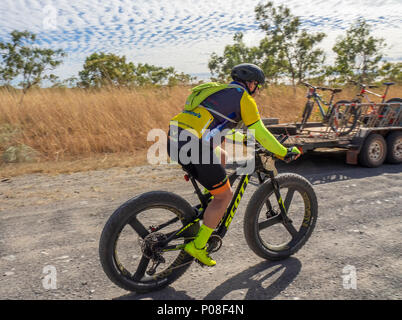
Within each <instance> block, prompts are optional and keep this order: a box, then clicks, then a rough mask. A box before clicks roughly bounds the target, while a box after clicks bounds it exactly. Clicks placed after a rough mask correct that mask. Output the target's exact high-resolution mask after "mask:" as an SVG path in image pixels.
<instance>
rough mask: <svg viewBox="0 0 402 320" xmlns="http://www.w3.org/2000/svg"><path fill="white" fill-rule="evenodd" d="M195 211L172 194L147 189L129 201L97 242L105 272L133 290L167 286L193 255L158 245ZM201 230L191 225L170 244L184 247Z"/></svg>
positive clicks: (117, 211) (184, 267)
mask: <svg viewBox="0 0 402 320" xmlns="http://www.w3.org/2000/svg"><path fill="white" fill-rule="evenodd" d="M194 215H195V214H194V210H193V208H192V207H191V206H190V205H189V203H188V202H187V201H185V200H184V199H183V198H181V197H179V196H178V195H175V194H173V193H170V192H164V191H154V192H148V193H145V194H142V195H140V196H138V197H135V198H133V199H131V200H129V201H127V202H126V203H124V204H123V205H121V206H120V207H119V208H118V209H117V210H116V211H115V212H114V213H113V214H112V215H111V216H110V218H109V220H108V221H107V223H106V225H105V227H104V229H103V232H102V235H101V238H100V241H99V257H100V261H101V264H102V267H103V270H104V272H105V273H106V275H107V276H108V277H109V279H110V280H111V281H112V282H114V283H115V284H116V285H118V286H119V287H121V288H123V289H126V290H129V291H135V292H142V293H143V292H149V291H154V290H159V289H161V288H163V287H165V286H167V285H169V284H170V283H172V282H173V281H175V280H176V279H177V278H179V277H180V276H181V275H182V274H183V273H184V272H185V271H186V270H187V268H188V267H189V266H190V264H191V262H192V261H193V258H192V257H191V256H190V255H188V254H187V253H186V252H185V251H184V250H172V251H168V252H165V251H162V250H161V249H160V248H158V245H157V244H158V242H160V241H161V240H165V239H166V237H167V236H168V235H169V233H171V232H174V231H176V230H179V229H180V228H182V227H183V226H184V225H186V224H187V223H189V222H191V220H192V219H193V217H194ZM198 228H199V224H198V223H197V224H194V225H192V226H191V227H189V228H187V229H186V230H185V231H184V232H183V234H182V237H181V238H179V239H176V240H174V241H172V242H169V245H181V246H183V245H184V244H185V243H187V242H189V241H191V239H192V237H194V236H195V235H196V232H197V231H198Z"/></svg>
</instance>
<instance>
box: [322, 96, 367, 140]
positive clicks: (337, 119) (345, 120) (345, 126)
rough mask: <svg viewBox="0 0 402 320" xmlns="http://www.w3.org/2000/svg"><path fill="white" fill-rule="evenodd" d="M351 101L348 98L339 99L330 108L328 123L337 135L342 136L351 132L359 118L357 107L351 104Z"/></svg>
mask: <svg viewBox="0 0 402 320" xmlns="http://www.w3.org/2000/svg"><path fill="white" fill-rule="evenodd" d="M351 103H352V102H351V101H348V100H340V101H338V102H336V103H335V105H334V107H333V108H332V111H331V114H330V119H329V125H330V127H331V129H332V130H333V131H335V133H336V134H337V135H338V136H344V135H347V134H348V133H350V132H352V130H353V129H354V128H355V127H356V125H357V121H358V120H359V115H360V112H359V111H358V110H359V109H358V108H356V107H355V106H351V105H350V104H351Z"/></svg>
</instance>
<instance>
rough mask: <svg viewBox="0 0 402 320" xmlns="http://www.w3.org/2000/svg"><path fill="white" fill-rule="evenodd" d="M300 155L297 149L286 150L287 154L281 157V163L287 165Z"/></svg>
mask: <svg viewBox="0 0 402 320" xmlns="http://www.w3.org/2000/svg"><path fill="white" fill-rule="evenodd" d="M300 155H301V152H300V150H299V149H298V148H297V147H290V148H288V153H287V154H286V156H284V157H283V161H285V162H286V163H289V162H291V161H293V160H296V159H297V158H298V157H299V156H300Z"/></svg>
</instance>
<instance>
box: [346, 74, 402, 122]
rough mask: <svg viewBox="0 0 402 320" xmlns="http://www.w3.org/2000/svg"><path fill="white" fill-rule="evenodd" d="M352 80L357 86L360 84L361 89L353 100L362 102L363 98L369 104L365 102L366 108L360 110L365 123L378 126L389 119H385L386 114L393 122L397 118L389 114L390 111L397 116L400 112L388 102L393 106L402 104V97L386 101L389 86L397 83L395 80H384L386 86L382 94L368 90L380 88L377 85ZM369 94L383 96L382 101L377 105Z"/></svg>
mask: <svg viewBox="0 0 402 320" xmlns="http://www.w3.org/2000/svg"><path fill="white" fill-rule="evenodd" d="M350 82H351V83H353V84H355V85H356V86H358V87H359V90H360V91H359V92H358V93H357V94H356V96H355V98H353V100H352V102H354V103H362V102H363V99H364V100H366V101H367V104H364V107H362V108H363V109H364V110H361V112H360V113H361V114H363V117H362V118H363V119H362V122H363V124H365V125H366V126H367V127H376V126H378V125H380V124H381V123H383V122H384V121H385V122H387V121H388V119H384V118H385V116H387V117H388V118H389V120H390V121H391V122H393V121H394V120H395V119H393V118H392V114H391V115H389V112H391V113H395V115H396V116H397V114H398V110H397V108H390V106H389V105H386V104H392V105H393V106H395V105H397V104H402V99H401V98H391V99H389V100H387V101H385V99H386V97H387V94H388V91H389V88H390V87H391V86H393V85H394V84H395V82H384V83H383V85H384V86H386V88H385V91H384V93H383V94H382V95H381V94H378V93H376V92H373V91H370V90H368V89H373V88H379V87H378V86H377V85H366V84H364V83H360V82H357V81H350ZM369 94H370V95H374V96H376V97H379V98H381V102H380V103H378V105H377V103H376V102H374V101H372V100H371V99H370V97H369ZM399 112H400V111H399ZM383 120H384V121H383Z"/></svg>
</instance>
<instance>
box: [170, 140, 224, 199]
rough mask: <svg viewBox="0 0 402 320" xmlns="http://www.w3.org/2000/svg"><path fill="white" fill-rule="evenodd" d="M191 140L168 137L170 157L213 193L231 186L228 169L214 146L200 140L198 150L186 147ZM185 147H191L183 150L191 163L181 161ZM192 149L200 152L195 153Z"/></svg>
mask: <svg viewBox="0 0 402 320" xmlns="http://www.w3.org/2000/svg"><path fill="white" fill-rule="evenodd" d="M189 141H190V139H188V140H187V141H178V142H177V141H174V140H171V139H170V137H168V141H167V152H168V154H169V157H170V158H171V159H172V160H173V161H176V162H178V163H179V164H180V165H181V166H182V167H183V168H184V169H185V170H187V171H188V172H190V173H191V174H192V175H193V176H194V178H195V179H196V180H197V181H198V182H199V183H201V184H202V185H203V186H204V187H205V188H206V189H207V190H208V191H210V192H211V194H213V195H216V194H219V193H221V192H223V191H225V190H226V189H228V188H230V184H229V179H228V178H227V174H226V170H225V168H224V167H223V166H222V164H221V163H220V159H218V157H217V156H216V154H215V152H214V149H213V147H212V146H209V145H206V144H205V143H202V141H201V140H198V141H199V142H198V150H196V149H191V148H188V145H187V147H185V145H186V144H187V143H188V142H189ZM183 147H184V148H186V149H187V148H188V149H189V150H188V151H187V152H185V150H186V149H183V150H184V154H186V156H187V157H186V159H184V160H187V161H188V160H190V163H187V161H185V163H183V162H182V161H180V160H183V159H180V158H181V157H180V156H179V157H178V155H180V150H182V148H183ZM192 151H195V152H197V151H199V152H197V153H198V154H194V155H193V154H192Z"/></svg>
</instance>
